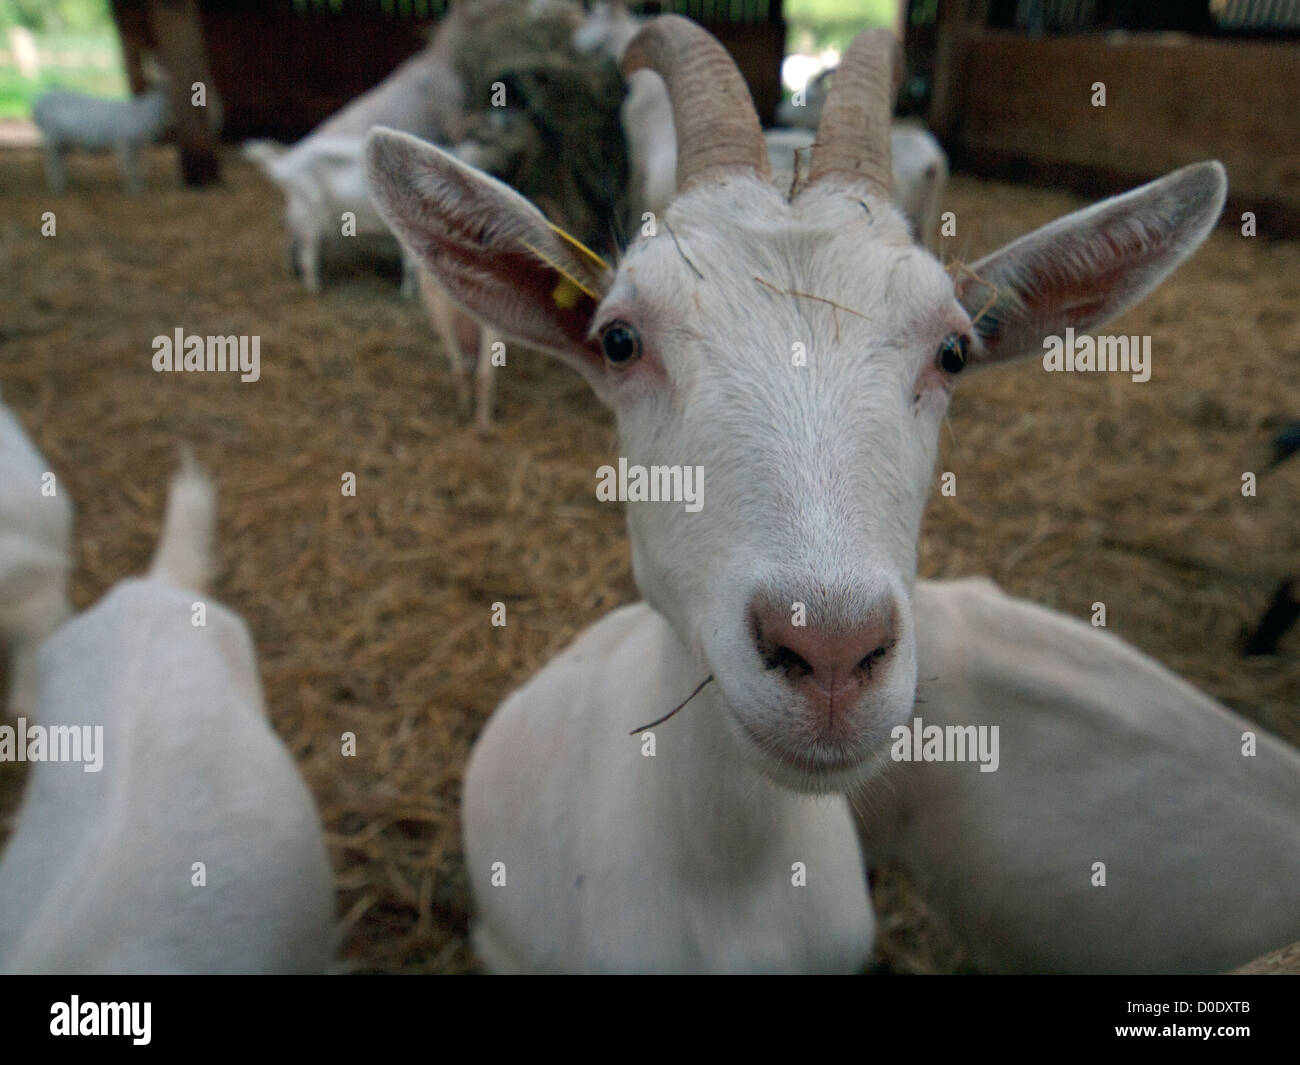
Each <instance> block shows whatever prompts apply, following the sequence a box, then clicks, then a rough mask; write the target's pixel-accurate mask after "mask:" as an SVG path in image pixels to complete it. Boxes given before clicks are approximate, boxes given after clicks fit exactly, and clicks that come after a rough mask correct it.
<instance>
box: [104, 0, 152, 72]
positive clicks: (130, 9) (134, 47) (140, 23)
mask: <svg viewBox="0 0 1300 1065" xmlns="http://www.w3.org/2000/svg"><path fill="white" fill-rule="evenodd" d="M113 21H114V22H115V23H116V24H117V36H118V38H119V40H121V42H122V63H123V65H124V66H125V67H126V80H127V84H128V85H129V86H130V88H131V94H132V95H133V96H139V95H140V94H141V93H142V92H144V91H145V88H146V87H147V86H146V83H145V76H144V57H145V56H146V55H148V54H151V53H153V52H155V51H157V48H158V46H157V45H156V44H155V43H154V40H153V28H152V27H151V26H150V25H149V11H148V8H147V7H146V6H145V0H113Z"/></svg>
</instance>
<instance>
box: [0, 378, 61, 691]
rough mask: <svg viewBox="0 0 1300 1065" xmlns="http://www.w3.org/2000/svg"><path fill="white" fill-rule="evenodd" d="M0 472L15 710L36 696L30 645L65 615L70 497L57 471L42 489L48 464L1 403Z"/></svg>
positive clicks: (0, 638) (1, 618)
mask: <svg viewBox="0 0 1300 1065" xmlns="http://www.w3.org/2000/svg"><path fill="white" fill-rule="evenodd" d="M0 470H3V471H4V476H3V477H0V646H3V647H6V648H7V649H8V652H9V694H8V703H9V707H10V710H11V711H12V712H13V713H14V714H15V715H17V714H20V713H24V712H26V711H28V710H30V709H31V708H32V706H33V703H34V701H35V697H36V652H37V649H38V648H39V647H40V645H41V643H42V642H43V641H44V640H45V638H46V637H48V636H49V635H50V633H52V632H53V631H54V630H55V629H57V628H58V627H59V625H61V624H62V623H63V622H64V621H65V620H66V619H67V618H68V617H70V616H71V614H72V604H71V602H70V601H69V599H68V569H69V568H70V566H71V564H72V562H71V557H70V551H71V539H72V502H71V500H70V499H69V497H68V492H67V487H66V486H65V485H64V484H63V482H62V481H60V480H59V479H58V478H57V477H56V478H55V479H54V480H53V481H52V482H50V483H52V484H53V486H54V493H55V494H54V495H52V496H50V495H45V494H44V493H43V492H42V486H43V484H44V483H45V481H44V479H45V476H46V474H52V473H53V471H52V470H51V469H50V464H49V463H48V462H47V461H46V460H45V457H44V456H43V455H41V453H40V452H39V451H37V449H36V445H35V444H33V443H32V441H31V439H30V438H29V437H28V436H27V433H26V432H25V431H24V430H23V427H22V424H21V423H20V422H19V421H18V418H17V417H16V416H15V414H14V413H13V411H11V410H10V409H9V408H8V407H6V406H5V405H4V404H3V403H0Z"/></svg>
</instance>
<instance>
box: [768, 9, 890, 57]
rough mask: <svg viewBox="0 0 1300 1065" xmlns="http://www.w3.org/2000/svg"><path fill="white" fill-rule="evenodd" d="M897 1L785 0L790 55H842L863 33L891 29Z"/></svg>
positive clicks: (787, 41) (787, 44)
mask: <svg viewBox="0 0 1300 1065" xmlns="http://www.w3.org/2000/svg"><path fill="white" fill-rule="evenodd" d="M897 9H898V0H785V5H784V11H785V20H786V22H787V23H788V24H789V27H790V30H789V36H788V37H787V39H786V51H787V52H805V53H812V52H820V51H822V50H823V49H825V48H838V49H839V50H840V51H841V52H843V51H844V49H845V48H847V47H848V44H849V42H850V41H851V40H853V38H854V37H855V36H856V35H857V34H858V33H859V32H861V31H862V30H865V29H868V28H870V27H872V26H892V25H893V24H894V12H895V11H896V10H897Z"/></svg>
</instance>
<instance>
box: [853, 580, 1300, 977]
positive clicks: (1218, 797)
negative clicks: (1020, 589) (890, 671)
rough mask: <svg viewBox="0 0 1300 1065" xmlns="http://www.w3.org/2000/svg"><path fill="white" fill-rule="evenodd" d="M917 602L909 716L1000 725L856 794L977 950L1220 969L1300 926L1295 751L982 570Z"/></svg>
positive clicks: (1021, 966)
mask: <svg viewBox="0 0 1300 1065" xmlns="http://www.w3.org/2000/svg"><path fill="white" fill-rule="evenodd" d="M912 607H913V611H914V615H915V620H916V631H917V644H918V647H919V661H918V674H919V676H920V678H921V679H920V683H919V685H918V688H917V703H918V705H917V707H916V716H917V717H919V718H920V719H921V721H922V722H923V725H924V727H925V728H926V729H927V730H928V729H929V727H930V726H938V727H939V728H940V729H943V730H944V731H945V734H947V733H948V732H950V731H951V732H952V733H953V734H954V736H960V738H961V741H962V743H964V744H965V745H966V746H967V747H970V746H972V741H973V740H974V738H975V737H976V736H977V735H979V733H977V732H976V731H975V730H976V729H985V730H987V729H989V728H992V727H996V728H998V730H999V737H1000V738H999V743H998V748H999V750H998V767H997V769H996V771H994V772H981V771H980V770H979V768H978V767H977V766H975V765H972V764H970V763H969V762H966V763H962V762H951V761H949V762H941V761H919V762H918V761H911V762H901V763H898V764H895V765H892V766H891V767H890V769H889V770H888V771H887V774H886V775H885V776H884V778H883V780H882V781H881V782H880V783H879V785H873V786H870V787H869V788H868V790H867V791H866V792H865V793H864V795H863V797H862V800H861V801H858V802H855V803H854V806H855V808H856V809H857V810H858V811H859V812H860V815H859V822H860V827H861V831H862V840H863V845H864V848H865V849H866V851H867V854H868V857H869V858H870V859H872V860H873V861H874V860H878V859H890V860H893V861H897V862H900V863H902V864H903V865H904V866H906V867H908V868H909V869H911V870H912V872H913V874H914V876H915V878H916V880H917V882H918V887H919V888H920V890H921V893H922V895H923V896H925V897H926V898H927V900H928V901H929V902H930V903H931V904H932V905H933V906H934V907H935V908H936V909H937V910H939V911H940V912H941V913H944V914H945V915H946V916H947V917H948V919H949V920H950V922H951V924H952V927H953V931H954V933H955V934H956V935H957V937H958V938H959V939H960V941H961V942H962V944H963V945H964V946H966V947H967V948H968V949H969V950H970V952H971V955H972V957H973V958H974V960H975V961H976V963H977V964H978V965H980V966H981V967H982V968H986V969H994V970H1001V971H1012V972H1024V971H1070V972H1114V971H1117V970H1124V971H1148V972H1217V971H1223V970H1225V969H1229V968H1232V967H1235V966H1238V965H1241V964H1243V963H1245V962H1248V961H1250V960H1251V959H1252V958H1253V957H1255V956H1256V955H1258V954H1261V953H1262V952H1264V951H1266V950H1268V949H1269V948H1271V947H1274V946H1276V945H1277V944H1278V943H1287V942H1290V941H1291V940H1294V939H1296V938H1297V937H1300V752H1297V751H1296V750H1295V748H1293V747H1290V746H1288V745H1287V744H1285V743H1282V742H1281V741H1279V740H1277V739H1275V738H1273V737H1272V736H1270V735H1269V734H1268V733H1267V732H1265V731H1264V730H1263V729H1261V728H1260V727H1259V726H1258V725H1255V724H1252V723H1251V722H1249V721H1246V720H1245V719H1244V718H1242V717H1239V716H1238V715H1236V714H1234V713H1232V712H1231V711H1229V710H1227V709H1226V708H1224V707H1223V706H1221V705H1219V704H1218V703H1216V702H1215V701H1214V700H1213V699H1210V698H1208V697H1207V696H1205V695H1203V694H1201V693H1200V692H1198V691H1197V690H1196V689H1195V688H1193V687H1191V686H1190V685H1189V684H1187V683H1186V682H1185V681H1183V680H1180V679H1179V678H1178V677H1176V676H1174V675H1173V674H1172V673H1170V672H1169V671H1168V670H1166V669H1164V668H1163V667H1162V666H1160V665H1159V664H1158V663H1156V662H1154V661H1153V660H1151V659H1150V658H1148V657H1147V656H1145V655H1143V654H1141V653H1140V652H1138V651H1137V650H1135V649H1134V648H1132V647H1130V646H1129V645H1127V644H1126V643H1124V642H1123V641H1122V640H1120V639H1117V638H1116V637H1114V636H1111V635H1109V634H1108V633H1106V632H1104V631H1103V630H1099V629H1094V628H1093V627H1092V626H1091V625H1088V624H1085V623H1084V622H1081V621H1078V620H1075V619H1073V618H1068V617H1065V616H1063V615H1061V614H1058V613H1056V612H1054V611H1051V610H1047V609H1046V608H1044V607H1041V606H1037V605H1034V604H1030V603H1025V602H1022V601H1020V600H1016V599H1013V598H1011V597H1010V596H1007V595H1005V594H1004V593H1003V592H1001V591H999V590H998V589H997V588H996V587H995V586H994V585H993V584H991V583H990V582H988V581H985V580H966V581H953V582H943V583H930V582H924V581H923V582H920V583H918V584H917V586H916V592H915V595H914V596H913V599H912ZM958 730H960V731H958ZM985 734H986V735H989V733H985ZM1094 863H1102V864H1103V865H1104V886H1103V885H1102V884H1101V882H1100V881H1099V879H1098V875H1099V867H1098V866H1097V865H1095V864H1094Z"/></svg>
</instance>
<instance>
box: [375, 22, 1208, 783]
mask: <svg viewBox="0 0 1300 1065" xmlns="http://www.w3.org/2000/svg"><path fill="white" fill-rule="evenodd" d="M891 58H892V44H891V43H890V42H889V41H888V38H887V35H883V34H881V33H879V32H873V33H869V34H866V35H863V37H861V38H859V39H858V41H857V42H855V44H854V46H853V47H852V48H851V49H850V51H849V52H848V53H847V54H846V56H845V60H844V63H843V64H842V66H841V68H840V73H839V75H838V76H837V78H836V84H835V86H834V87H833V88H832V91H831V96H830V98H829V99H828V100H827V104H826V108H825V112H824V118H823V122H822V127H821V130H820V131H819V134H818V147H817V148H816V149H815V150H814V154H813V157H812V161H811V165H810V168H809V184H808V185H807V186H806V187H805V188H804V189H803V190H802V191H800V192H798V193H797V195H795V197H794V198H793V200H787V199H786V198H785V197H784V196H783V195H782V194H781V193H780V192H779V191H777V189H776V188H774V187H773V186H772V185H771V184H770V183H769V182H768V180H767V156H766V149H765V146H764V143H763V139H762V135H761V131H760V130H759V126H758V122H757V119H756V118H755V117H754V113H753V109H752V105H751V104H750V102H749V97H748V92H747V90H746V89H745V87H744V84H743V82H742V81H741V79H740V76H739V74H738V72H736V70H735V67H734V65H732V63H731V61H730V59H729V58H728V57H727V56H726V54H725V52H723V50H722V49H721V47H720V46H719V45H718V44H717V43H716V42H715V41H713V39H712V38H711V37H709V36H708V34H707V33H705V32H704V31H703V30H701V29H699V27H697V26H695V25H694V24H692V23H690V22H688V21H686V20H685V19H681V18H678V17H676V16H665V17H663V18H660V19H657V20H655V21H654V22H652V23H651V24H650V25H649V26H648V27H647V28H646V29H645V30H643V31H642V33H641V34H640V35H639V36H638V37H637V38H636V39H635V40H634V41H633V42H632V44H631V45H630V46H629V48H628V58H627V60H626V61H625V66H627V67H629V68H637V67H639V66H642V65H650V66H653V67H654V68H655V69H656V70H657V71H658V72H659V73H660V74H661V75H662V76H663V77H664V80H665V82H666V83H667V86H668V90H669V94H670V96H671V97H672V99H673V103H674V112H675V115H674V117H675V124H676V128H677V136H678V186H679V188H680V189H682V190H683V191H682V192H681V193H680V194H679V196H678V197H677V199H676V200H675V201H674V202H673V203H672V205H671V206H670V207H669V209H668V210H667V212H666V213H665V216H664V217H663V218H662V219H659V220H658V222H657V224H655V225H654V226H653V227H649V228H650V229H652V230H653V232H649V231H643V233H642V235H641V236H640V237H639V238H638V239H637V241H636V242H635V243H634V244H633V245H632V246H631V247H630V248H629V249H628V251H627V252H626V254H625V255H624V256H623V257H622V259H621V260H620V262H619V263H618V265H617V267H616V268H614V269H610V268H608V267H606V266H604V264H602V263H600V262H599V261H597V260H595V259H594V257H592V256H590V255H588V254H586V253H585V252H584V251H583V250H582V249H580V248H577V247H575V246H574V245H573V243H572V242H571V241H569V240H567V239H565V237H564V236H563V235H562V234H559V233H557V232H556V231H555V230H554V228H553V227H552V226H550V225H549V224H548V223H547V221H546V219H545V218H544V217H543V216H542V215H541V214H540V212H538V211H537V210H536V208H534V207H533V206H532V205H530V204H528V203H527V202H526V201H524V200H523V199H522V198H520V197H519V196H518V195H517V194H515V193H514V192H512V191H511V190H510V189H508V188H506V187H505V186H503V185H501V184H500V183H498V182H495V181H493V180H492V179H490V178H488V177H486V176H485V175H482V174H478V173H476V172H474V171H473V170H472V169H471V168H469V167H466V166H464V165H463V164H461V163H459V162H457V161H456V160H454V159H452V158H451V157H450V156H448V155H446V154H445V153H442V152H439V151H437V150H436V149H434V148H432V147H430V146H427V145H424V144H422V143H421V142H419V141H416V140H414V139H413V138H410V137H407V136H404V135H402V134H396V133H392V132H389V131H378V132H376V133H375V134H373V135H372V137H371V142H370V147H369V179H370V182H371V186H372V190H373V192H374V195H375V199H376V202H377V204H378V205H379V208H380V210H381V212H382V213H383V214H384V215H385V217H386V218H387V219H388V221H389V223H390V224H391V225H392V226H393V228H394V229H395V230H396V231H397V232H398V234H399V235H400V236H401V238H402V239H403V240H404V241H405V242H406V243H407V244H408V245H409V247H410V248H411V250H412V251H414V252H415V253H416V254H418V255H420V256H421V257H423V259H424V261H425V263H426V265H427V266H428V267H429V269H430V270H431V271H432V272H433V273H434V274H435V275H436V276H437V277H438V279H439V280H440V281H441V282H442V283H443V285H444V286H445V287H446V288H447V289H448V290H449V292H450V293H451V294H452V296H453V297H454V298H455V299H457V300H459V301H460V302H461V303H463V304H464V305H465V306H466V307H468V308H469V309H470V310H471V311H472V312H473V313H475V314H476V315H477V316H479V317H481V318H482V319H484V320H486V321H488V322H490V323H491V324H493V325H494V326H496V327H497V328H498V329H500V330H501V331H502V332H503V333H505V334H506V335H510V336H515V337H517V338H519V339H520V340H523V341H525V342H526V343H529V344H531V345H533V346H536V347H541V348H543V349H546V350H549V351H551V352H553V353H555V354H558V355H559V356H561V357H562V358H564V359H565V360H566V361H568V362H569V363H571V364H572V365H573V366H575V367H576V368H577V369H578V370H579V371H581V372H582V373H583V374H584V375H585V376H586V377H587V379H588V380H589V381H590V382H591V384H592V386H593V387H594V388H595V390H596V391H597V393H598V394H599V395H600V396H601V398H602V399H603V400H604V401H605V402H606V403H608V404H609V405H610V406H611V407H612V408H613V410H614V411H615V414H616V416H617V420H618V425H619V434H620V440H621V448H622V457H623V458H624V459H625V460H626V463H627V467H628V469H629V470H634V468H635V467H644V468H645V470H646V471H648V472H649V473H651V474H653V472H654V470H655V469H656V468H659V469H660V470H662V469H665V468H667V469H672V468H674V467H679V468H681V470H682V473H683V474H685V473H686V472H687V470H690V471H692V472H696V473H697V474H698V471H699V470H702V471H703V483H702V484H701V482H700V480H699V479H698V476H697V477H696V478H694V479H688V478H687V477H685V476H682V477H681V479H680V482H674V481H672V480H666V479H662V478H661V479H660V481H659V483H661V484H663V483H668V484H672V483H680V484H682V485H683V487H684V486H685V485H686V484H688V483H689V484H691V486H692V488H693V489H694V490H695V492H696V493H697V494H696V496H695V497H694V498H693V499H677V500H672V501H659V502H633V503H631V504H630V505H629V507H628V523H629V527H630V530H631V535H632V544H633V566H634V571H635V575H636V579H637V583H638V586H639V587H640V588H641V590H642V592H643V593H644V594H645V596H646V598H647V599H648V600H649V602H650V603H651V604H652V605H653V606H654V607H655V608H656V609H657V610H659V611H660V612H661V613H662V614H663V615H664V616H665V617H666V618H667V619H668V620H669V622H670V623H671V624H672V626H673V628H674V630H675V631H676V633H677V634H678V636H679V637H680V639H681V640H682V642H683V643H684V645H685V646H686V647H687V648H689V649H690V651H691V653H692V655H693V656H694V658H695V660H696V662H697V664H698V667H699V670H700V674H699V675H700V677H703V676H705V675H707V674H712V675H713V677H714V679H715V680H716V682H717V688H718V691H719V692H720V694H721V699H720V700H719V702H720V703H721V704H722V705H723V706H724V707H725V708H726V711H727V712H728V713H729V714H730V716H731V719H732V725H733V731H734V733H735V734H736V735H737V736H738V737H739V739H740V742H741V745H742V748H743V749H744V750H745V751H746V752H747V754H748V755H749V756H750V757H751V758H752V759H753V760H754V762H755V763H756V764H757V765H758V766H759V768H760V769H761V770H762V771H764V772H765V773H766V774H767V775H768V776H769V777H771V778H773V779H775V780H778V781H780V782H783V783H785V784H787V785H789V786H792V787H795V788H799V789H802V790H809V791H824V790H842V789H845V788H847V787H849V786H852V785H853V784H855V783H857V782H858V781H860V780H861V779H862V778H864V777H865V776H866V775H868V774H869V773H870V772H871V771H872V769H873V768H874V767H875V766H876V765H878V764H879V762H880V760H881V759H882V757H883V752H884V751H885V750H886V749H887V745H888V738H889V734H890V730H891V728H892V727H893V726H894V725H896V724H898V723H900V722H902V721H904V720H905V719H907V718H908V717H910V715H911V713H912V705H913V696H914V690H915V683H916V640H915V632H914V628H913V622H912V611H911V605H910V593H911V588H912V585H913V582H914V580H915V573H916V551H917V541H918V534H919V525H920V520H921V514H922V511H923V509H924V506H925V501H926V498H927V495H928V489H929V484H930V479H931V476H932V472H933V468H934V461H935V453H936V449H937V442H938V432H939V425H940V422H941V421H942V418H943V414H944V411H945V410H946V408H947V404H948V396H949V392H950V389H951V388H952V386H953V383H954V381H955V379H956V378H957V377H958V375H959V374H960V373H961V372H962V371H963V370H969V369H973V368H977V367H979V366H981V365H984V364H988V363H991V362H995V361H1002V360H1006V359H1010V358H1015V357H1017V356H1020V355H1025V354H1028V353H1030V352H1032V351H1035V350H1038V351H1041V350H1042V347H1041V345H1042V340H1043V338H1044V337H1045V336H1050V335H1053V334H1056V333H1059V332H1061V331H1063V330H1064V329H1065V328H1066V327H1067V326H1072V327H1074V328H1075V329H1079V330H1083V329H1087V328H1090V327H1092V326H1096V325H1098V324H1100V323H1101V322H1103V321H1105V320H1106V319H1107V318H1109V317H1111V316H1112V315H1114V314H1116V313H1118V312H1120V311H1122V310H1123V309H1125V308H1126V307H1127V306H1129V305H1131V304H1132V303H1134V302H1135V301H1136V300H1137V299H1139V298H1140V297H1141V296H1142V295H1144V294H1145V293H1146V292H1148V291H1150V289H1151V288H1153V287H1154V286H1155V285H1156V284H1158V283H1159V282H1160V281H1161V280H1162V279H1163V278H1164V277H1165V276H1166V275H1167V274H1168V273H1169V272H1170V271H1172V270H1173V269H1174V267H1175V266H1177V264H1178V263H1179V262H1181V261H1182V260H1183V259H1184V258H1185V257H1186V256H1187V255H1188V254H1190V253H1191V251H1192V250H1194V248H1195V247H1196V246H1197V245H1199V244H1200V242H1201V241H1202V240H1203V239H1204V238H1205V236H1206V235H1207V234H1208V232H1209V230H1210V228H1211V226H1212V225H1213V223H1214V220H1215V219H1216V218H1217V216H1218V213H1219V211H1220V210H1221V208H1222V204H1223V197H1224V193H1225V183H1224V178H1223V171H1222V168H1221V167H1220V166H1219V165H1218V164H1217V163H1206V164H1200V165H1197V166H1192V167H1187V168H1185V169H1184V170H1181V171H1178V172H1176V173H1174V174H1172V175H1169V176H1168V177H1166V178H1164V179H1162V180H1161V181H1158V182H1154V183H1152V184H1151V185H1148V186H1145V187H1144V188H1142V189H1139V190H1136V191H1135V192H1132V193H1128V194H1127V195H1125V196H1121V197H1116V198H1115V199H1113V200H1108V201H1106V202H1104V203H1102V204H1099V205H1097V206H1096V207H1093V208H1091V209H1089V210H1086V211H1082V212H1079V213H1077V214H1075V215H1071V216H1069V217H1067V218H1065V219H1062V220H1061V221H1058V222H1056V223H1054V224H1053V225H1050V226H1047V227H1045V228H1044V229H1042V230H1039V231H1038V232H1036V233H1034V234H1031V235H1029V236H1028V237H1025V238H1023V239H1021V240H1019V241H1016V242H1015V243H1013V244H1012V245H1009V246H1008V247H1007V248H1005V249H1003V250H1002V251H1000V252H997V253H995V254H993V255H991V256H989V257H988V258H986V259H984V260H982V261H981V262H979V263H977V264H975V266H974V267H973V268H972V269H971V270H970V271H965V272H963V273H962V274H961V275H960V276H959V277H957V278H956V279H955V280H954V278H952V277H950V276H949V274H948V273H947V272H946V271H945V270H944V269H943V267H941V266H940V265H939V263H938V262H937V261H936V260H935V259H934V258H933V257H932V256H930V255H929V253H927V252H926V251H924V250H923V249H921V248H919V247H917V246H915V245H914V244H912V242H911V240H910V238H909V236H908V230H907V226H906V224H905V222H904V221H903V219H902V217H901V216H900V215H899V214H898V213H897V211H896V210H895V209H894V208H893V207H892V206H891V205H890V203H889V188H888V184H889V178H888V175H889V174H890V165H889V148H888V145H889V98H888V93H887V86H888V85H889V84H890V80H891V79H890V70H889V68H890V62H891ZM706 100H712V101H713V102H714V104H715V105H716V111H714V112H712V113H707V109H706V108H703V106H702V104H703V102H704V101H706ZM864 100H865V101H866V103H865V104H864V103H863V101H864ZM683 101H685V104H684V106H683ZM701 488H703V492H702V494H699V492H700V489H701ZM630 679H631V678H630Z"/></svg>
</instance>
